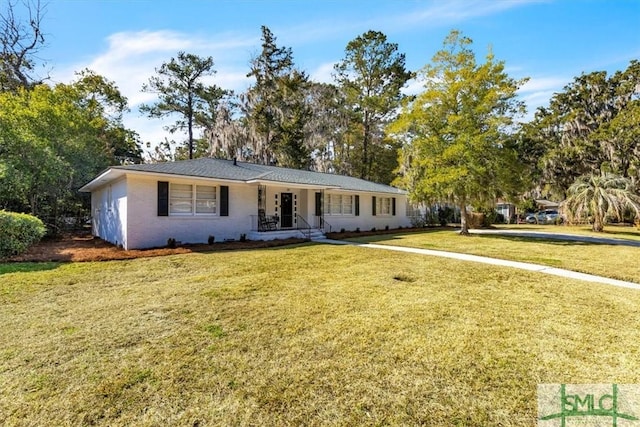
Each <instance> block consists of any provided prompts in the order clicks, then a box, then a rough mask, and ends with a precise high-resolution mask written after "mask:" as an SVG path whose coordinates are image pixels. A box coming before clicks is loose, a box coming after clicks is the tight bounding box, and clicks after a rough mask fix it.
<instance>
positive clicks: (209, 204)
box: [196, 185, 216, 214]
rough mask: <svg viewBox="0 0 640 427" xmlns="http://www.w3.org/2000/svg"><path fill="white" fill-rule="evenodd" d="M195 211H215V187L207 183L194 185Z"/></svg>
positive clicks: (211, 212)
mask: <svg viewBox="0 0 640 427" xmlns="http://www.w3.org/2000/svg"><path fill="white" fill-rule="evenodd" d="M196 213H199V214H215V213H216V187H210V186H208V185H197V186H196Z"/></svg>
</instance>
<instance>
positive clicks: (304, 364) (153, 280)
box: [0, 232, 640, 426]
mask: <svg viewBox="0 0 640 427" xmlns="http://www.w3.org/2000/svg"><path fill="white" fill-rule="evenodd" d="M450 233H451V232H450ZM571 248H573V249H574V251H575V252H580V251H581V250H582V247H577V246H571ZM32 266H33V268H32V269H30V268H28V267H29V265H27V268H22V269H9V268H5V269H4V270H2V269H0V271H4V274H0V322H1V324H2V328H1V329H0V390H2V393H1V394H0V424H3V425H90V424H91V425H94V424H95V425H105V426H106V425H109V426H120V425H121V426H125V425H132V424H135V425H189V426H194V425H199V426H204V425H233V426H236V425H301V424H302V425H465V426H466V425H471V426H474V425H475V426H488V425H503V426H516V425H518V426H519V425H533V424H535V419H536V410H537V409H536V408H537V406H536V387H537V384H539V383H639V382H640V359H639V358H638V357H637V355H638V354H640V341H639V340H638V339H637V331H638V330H639V329H640V316H639V315H638V314H639V309H638V307H640V292H638V291H633V290H629V289H621V288H615V287H610V286H605V285H598V284H592V283H583V282H579V281H573V280H568V279H561V278H554V279H550V278H549V277H548V276H544V275H540V274H535V273H530V272H523V271H518V270H514V269H507V268H498V267H496V268H494V267H490V266H486V265H477V264H473V263H465V262H461V261H454V260H443V259H438V258H432V257H425V256H421V255H413V254H406V253H395V252H388V251H380V250H372V249H367V248H360V247H351V246H349V247H347V246H329V245H316V244H305V245H298V246H293V247H286V248H278V249H264V250H255V251H239V252H217V253H208V254H207V253H192V254H184V255H174V256H168V257H159V258H145V259H137V260H128V261H110V262H103V263H71V264H55V263H50V264H46V265H44V266H43V267H42V268H38V267H37V266H38V264H32ZM21 270H22V271H21ZM28 270H31V271H28Z"/></svg>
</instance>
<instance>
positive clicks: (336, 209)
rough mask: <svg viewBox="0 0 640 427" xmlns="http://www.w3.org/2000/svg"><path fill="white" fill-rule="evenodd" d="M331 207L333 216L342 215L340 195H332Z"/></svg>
mask: <svg viewBox="0 0 640 427" xmlns="http://www.w3.org/2000/svg"><path fill="white" fill-rule="evenodd" d="M330 197H331V206H330V211H329V212H331V214H332V215H339V214H340V209H341V206H340V202H341V199H340V196H339V195H338V194H332V195H331V196H330Z"/></svg>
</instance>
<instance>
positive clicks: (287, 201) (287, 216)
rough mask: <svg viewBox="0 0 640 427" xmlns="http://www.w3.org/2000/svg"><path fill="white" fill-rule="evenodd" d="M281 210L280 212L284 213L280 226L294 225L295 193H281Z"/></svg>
mask: <svg viewBox="0 0 640 427" xmlns="http://www.w3.org/2000/svg"><path fill="white" fill-rule="evenodd" d="M280 210H281V212H280V213H281V215H282V218H281V219H280V227H282V228H291V227H293V194H291V193H281V194H280Z"/></svg>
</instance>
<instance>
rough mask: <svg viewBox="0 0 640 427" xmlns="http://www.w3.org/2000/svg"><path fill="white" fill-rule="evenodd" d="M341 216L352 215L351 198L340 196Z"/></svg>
mask: <svg viewBox="0 0 640 427" xmlns="http://www.w3.org/2000/svg"><path fill="white" fill-rule="evenodd" d="M342 214H343V215H351V214H353V196H342Z"/></svg>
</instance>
